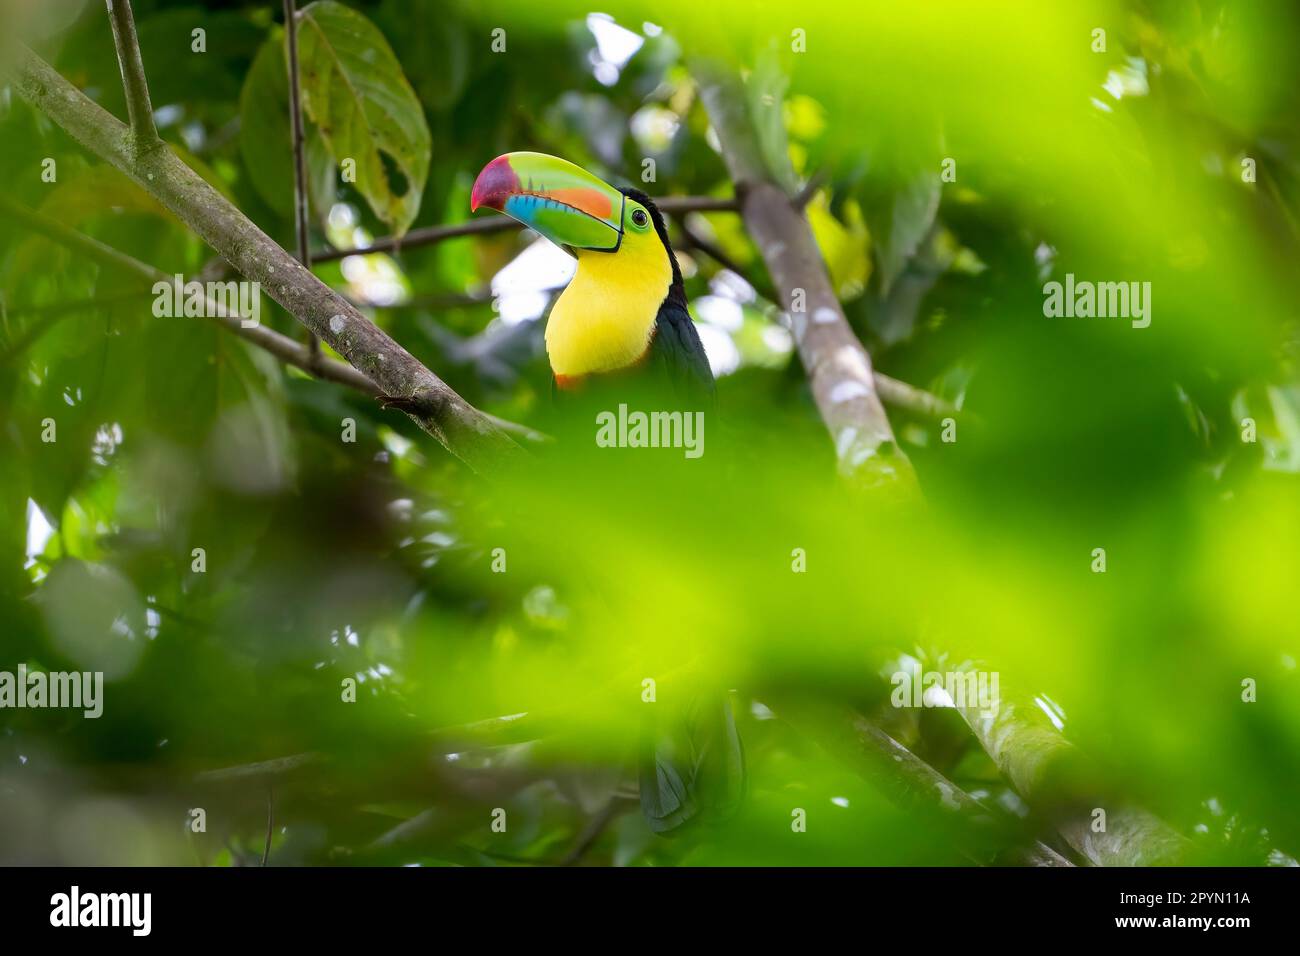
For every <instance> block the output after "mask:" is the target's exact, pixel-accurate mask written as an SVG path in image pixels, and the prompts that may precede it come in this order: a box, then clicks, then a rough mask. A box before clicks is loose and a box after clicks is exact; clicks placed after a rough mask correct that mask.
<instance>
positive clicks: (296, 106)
mask: <svg viewBox="0 0 1300 956" xmlns="http://www.w3.org/2000/svg"><path fill="white" fill-rule="evenodd" d="M295 7H296V4H295V3H294V0H284V35H285V39H286V41H287V43H288V46H289V56H288V60H289V122H290V127H291V130H292V132H291V136H292V137H293V193H294V204H293V210H294V225H295V226H296V227H297V232H298V261H299V262H301V263H302V264H303V265H304V266H306V267H307V268H308V269H310V268H311V245H310V243H309V242H308V235H307V155H306V152H305V151H304V149H303V140H304V136H303V131H302V89H301V86H302V83H301V80H300V77H299V76H298V16H297V12H296V10H295ZM307 347H308V349H309V350H310V352H311V355H312V358H313V359H315V358H317V357H319V355H320V339H318V338H317V337H316V335H315V333H311V332H309V333H308V334H307Z"/></svg>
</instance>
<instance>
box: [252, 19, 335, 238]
mask: <svg viewBox="0 0 1300 956" xmlns="http://www.w3.org/2000/svg"><path fill="white" fill-rule="evenodd" d="M239 122H240V130H241V132H240V138H239V151H240V154H241V155H242V156H243V158H244V166H245V167H246V168H247V169H248V175H249V178H250V179H251V180H252V183H253V188H254V189H256V190H257V194H258V195H259V196H260V197H261V198H262V200H263V201H264V202H265V203H266V204H267V206H269V207H270V208H271V210H272V211H273V212H275V213H276V214H277V215H279V216H282V217H284V218H286V219H289V218H291V217H292V216H293V194H294V170H293V135H292V132H291V129H290V123H289V66H288V61H287V59H286V57H285V52H284V31H283V30H280V29H279V28H278V27H277V28H276V29H275V30H273V31H272V33H271V36H270V37H269V38H268V39H267V41H266V43H264V44H263V45H262V48H261V49H260V50H259V51H258V52H257V57H256V58H255V59H254V60H253V65H252V67H250V68H249V71H248V77H247V78H246V79H245V80H244V89H243V91H242V92H241V93H240V97H239ZM306 140H307V195H308V199H309V201H310V204H311V207H312V209H314V210H315V212H316V215H317V218H318V219H319V220H320V221H322V222H323V221H324V218H325V217H326V216H327V215H328V214H329V210H330V207H331V206H333V205H334V198H335V195H336V188H335V186H336V180H337V167H336V166H335V165H334V160H333V159H332V158H331V156H330V155H329V149H328V148H327V147H326V146H325V143H324V141H323V140H322V139H321V135H320V132H319V131H318V130H317V129H315V128H314V127H311V128H308V129H307V130H306Z"/></svg>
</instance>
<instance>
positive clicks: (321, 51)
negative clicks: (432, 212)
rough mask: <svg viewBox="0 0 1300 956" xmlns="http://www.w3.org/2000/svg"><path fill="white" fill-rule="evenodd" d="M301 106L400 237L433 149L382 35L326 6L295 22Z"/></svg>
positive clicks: (328, 2) (414, 209)
mask: <svg viewBox="0 0 1300 956" xmlns="http://www.w3.org/2000/svg"><path fill="white" fill-rule="evenodd" d="M300 19H301V28H300V30H299V43H298V53H299V57H300V62H299V64H298V66H299V75H300V77H301V82H302V96H303V106H304V109H305V110H306V112H307V115H308V116H310V117H311V119H312V121H313V122H314V123H315V124H316V125H317V126H318V127H319V129H320V132H321V135H322V136H323V137H324V140H325V143H326V145H327V146H328V147H329V151H330V154H331V155H332V156H333V157H334V159H335V161H336V162H338V163H340V164H342V163H344V162H345V161H347V160H352V161H354V162H355V163H356V186H357V189H358V190H359V191H360V192H361V194H362V195H363V196H365V197H366V201H367V202H368V203H370V208H371V209H372V210H374V213H375V215H376V216H378V217H379V218H380V219H381V220H383V221H384V222H386V223H388V224H389V225H390V226H391V227H392V229H393V231H394V232H395V233H396V234H398V235H401V234H403V233H405V232H406V230H407V229H408V228H410V225H411V223H412V222H414V221H415V217H416V215H417V214H418V213H419V211H420V197H421V196H422V195H423V193H424V184H425V180H426V179H427V178H428V175H429V158H430V152H431V150H432V144H431V140H430V136H429V127H428V124H427V123H426V122H425V119H424V111H423V109H421V107H420V101H419V100H418V99H416V96H415V92H414V91H413V90H412V89H411V84H410V83H409V82H407V79H406V76H405V74H404V73H403V72H402V67H401V64H399V63H398V62H397V57H396V56H394V55H393V51H392V48H391V47H390V46H389V45H388V41H387V40H385V39H384V36H383V34H382V33H380V32H379V30H378V29H377V28H376V27H375V26H374V24H372V23H371V22H370V21H369V20H367V19H366V18H365V17H363V16H362V15H361V14H359V13H357V12H356V11H354V10H349V9H348V8H347V7H344V6H342V5H340V4H338V3H334V2H332V0H322V2H319V3H313V4H312V5H311V6H309V7H307V8H306V9H304V10H303V11H302V13H301V15H300Z"/></svg>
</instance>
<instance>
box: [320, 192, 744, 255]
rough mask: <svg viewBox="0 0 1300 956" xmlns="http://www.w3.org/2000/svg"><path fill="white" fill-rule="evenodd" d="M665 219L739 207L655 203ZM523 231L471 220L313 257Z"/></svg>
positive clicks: (702, 199) (699, 200)
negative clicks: (667, 216)
mask: <svg viewBox="0 0 1300 956" xmlns="http://www.w3.org/2000/svg"><path fill="white" fill-rule="evenodd" d="M655 205H656V206H658V207H659V208H660V210H662V211H663V213H664V214H665V215H685V214H686V213H688V212H735V211H736V210H737V209H738V208H739V206H738V204H737V202H736V200H735V199H718V198H715V197H713V196H665V197H664V198H663V199H658V200H656V201H655ZM522 228H523V227H522V226H521V225H520V224H519V223H518V222H517V221H516V220H514V219H511V218H510V217H509V216H492V217H489V218H486V219H471V220H470V221H469V222H458V223H456V224H455V225H451V226H427V227H425V228H424V229H412V230H411V231H410V232H408V233H407V234H406V235H405V236H402V237H401V238H396V237H394V236H386V237H384V238H383V239H376V240H375V241H374V242H372V243H371V244H370V245H368V246H365V247H356V248H353V249H324V250H321V251H318V252H317V253H316V254H315V256H314V257H313V258H314V260H315V261H316V262H334V261H336V260H338V259H343V258H346V257H347V256H367V255H371V254H372V253H376V252H403V251H405V250H407V249H416V248H419V247H420V246H430V245H434V244H435V243H439V242H443V241H444V240H447V239H457V238H460V237H462V236H486V235H492V234H493V233H498V232H512V231H514V230H517V229H522Z"/></svg>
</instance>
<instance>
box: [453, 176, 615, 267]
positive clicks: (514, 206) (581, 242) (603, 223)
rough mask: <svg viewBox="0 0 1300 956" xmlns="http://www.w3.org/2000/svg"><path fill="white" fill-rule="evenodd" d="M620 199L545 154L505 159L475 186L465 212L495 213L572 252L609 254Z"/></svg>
mask: <svg viewBox="0 0 1300 956" xmlns="http://www.w3.org/2000/svg"><path fill="white" fill-rule="evenodd" d="M623 198H624V197H623V194H622V193H621V192H619V191H618V190H617V189H615V188H614V187H613V186H611V185H609V184H608V183H605V182H602V181H601V180H599V179H597V178H596V177H595V176H593V175H591V173H589V172H587V171H586V170H585V169H583V168H582V167H580V166H575V165H573V163H570V162H567V161H566V160H563V159H557V158H556V157H554V156H547V155H546V154H545V153H506V154H505V155H504V156H498V157H497V158H496V159H494V160H492V162H490V163H488V164H487V165H486V166H484V167H483V171H482V172H481V173H479V174H478V179H476V180H474V192H473V193H472V195H471V197H470V209H471V211H472V210H477V209H479V208H480V207H482V206H487V207H488V208H489V209H497V210H500V211H501V212H503V213H505V214H506V215H507V216H510V217H511V218H513V219H518V220H519V221H520V222H522V223H523V224H524V225H525V226H527V227H529V228H530V229H534V230H536V231H537V232H539V233H541V234H542V235H543V236H545V237H546V238H547V239H549V240H551V242H554V243H557V244H558V245H561V246H568V247H569V248H571V249H596V250H600V251H602V252H613V251H614V250H615V249H617V248H618V246H619V243H620V242H621V241H622V239H623Z"/></svg>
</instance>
